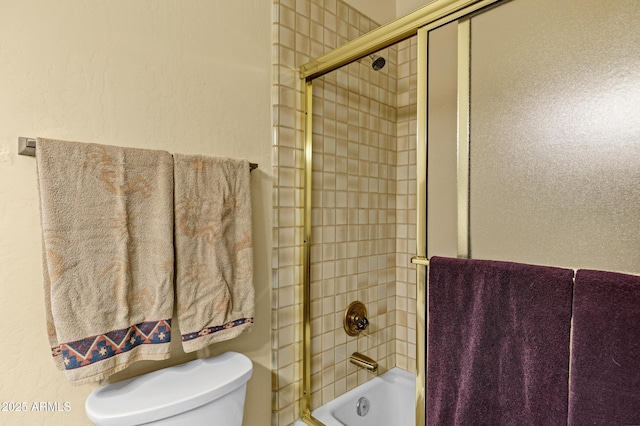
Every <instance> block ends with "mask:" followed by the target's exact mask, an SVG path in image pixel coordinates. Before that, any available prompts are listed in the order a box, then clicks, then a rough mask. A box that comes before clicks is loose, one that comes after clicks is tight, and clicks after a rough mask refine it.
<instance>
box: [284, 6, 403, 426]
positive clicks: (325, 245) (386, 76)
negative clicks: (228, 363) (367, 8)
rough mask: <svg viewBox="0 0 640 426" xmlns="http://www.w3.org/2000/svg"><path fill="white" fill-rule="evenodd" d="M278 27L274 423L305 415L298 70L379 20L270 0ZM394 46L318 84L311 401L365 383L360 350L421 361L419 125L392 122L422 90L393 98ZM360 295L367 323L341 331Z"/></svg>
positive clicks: (387, 360) (386, 359)
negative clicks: (357, 359)
mask: <svg viewBox="0 0 640 426" xmlns="http://www.w3.org/2000/svg"><path fill="white" fill-rule="evenodd" d="M273 23H274V24H273V64H274V65H273V68H274V70H273V90H272V97H273V105H274V111H273V112H274V113H273V117H274V123H273V126H274V142H273V167H274V170H273V175H274V176H275V179H276V182H274V188H275V189H274V200H273V204H274V214H273V217H274V223H273V270H272V274H273V309H272V350H273V360H272V364H273V381H272V384H273V388H272V391H273V401H272V404H273V415H272V424H273V425H290V424H292V423H293V421H294V420H295V419H296V418H297V417H298V416H299V414H300V413H299V402H300V401H299V398H300V388H301V356H302V354H301V348H300V339H301V321H302V320H301V305H300V304H301V300H302V299H301V282H302V265H301V258H302V257H301V252H302V242H303V241H302V240H303V237H302V233H303V228H302V226H303V211H302V209H303V169H304V164H303V158H304V152H303V149H304V137H303V136H304V134H303V128H304V111H303V106H304V98H303V82H302V80H300V79H299V76H298V73H297V69H298V67H299V66H300V65H302V64H304V63H306V62H308V61H309V59H311V58H313V57H317V56H320V55H322V54H323V53H326V52H328V51H330V50H332V49H334V48H336V47H338V46H340V45H342V44H344V43H346V42H347V41H349V40H352V39H354V38H356V37H358V36H360V35H361V34H364V33H365V32H367V31H369V30H371V29H374V28H376V27H377V24H375V23H374V22H372V21H371V20H370V19H368V18H367V17H365V16H363V15H362V14H360V13H359V12H358V11H357V10H355V9H353V8H352V7H350V6H349V5H347V4H346V3H344V2H342V1H340V0H324V1H322V0H274V4H273ZM414 50H415V46H414ZM396 52H399V51H398V50H397V48H396V47H394V48H392V49H388V51H385V52H384V55H386V57H387V61H388V63H387V67H385V69H383V71H381V72H377V73H375V72H373V71H372V70H371V68H370V67H369V65H368V64H367V63H366V61H363V62H362V63H357V64H352V65H350V66H349V67H347V68H346V69H345V70H342V71H339V72H335V73H331V74H329V75H327V76H325V77H324V78H322V79H320V80H318V81H317V82H315V83H314V91H315V92H316V94H320V95H321V96H316V97H315V98H316V100H315V104H314V108H316V110H315V111H314V115H315V116H316V117H322V119H318V120H316V121H315V126H314V144H315V147H314V151H315V152H314V175H313V180H314V187H315V188H316V189H317V190H314V194H313V203H314V206H316V208H314V210H313V224H314V231H313V242H314V246H313V252H312V256H313V259H312V262H313V264H312V274H313V278H314V283H313V286H312V292H313V294H312V298H313V301H314V302H313V304H312V315H313V318H314V320H313V324H312V326H313V330H312V336H313V342H312V346H313V354H314V355H313V360H312V369H313V378H312V386H313V389H312V406H313V407H316V406H318V405H320V404H321V403H323V402H326V400H329V399H332V398H333V397H335V396H338V395H340V394H342V393H344V392H345V391H347V390H348V389H351V388H353V387H355V386H357V385H358V383H361V382H363V381H365V380H366V379H367V378H368V377H367V374H368V373H366V372H364V371H358V372H356V369H355V367H354V366H352V365H351V364H349V363H348V362H347V358H348V356H349V355H350V354H351V353H352V352H354V351H356V350H358V351H360V352H364V353H366V354H367V355H369V356H371V357H372V358H374V359H376V360H377V361H378V362H379V363H380V365H381V368H382V369H388V368H391V367H394V366H395V365H396V364H398V361H400V364H401V365H405V366H406V367H408V368H410V367H411V366H412V365H413V366H415V360H414V361H413V364H412V363H411V357H412V356H413V349H412V347H413V346H412V345H415V336H414V337H411V336H410V334H411V331H412V327H413V325H412V324H413V323H411V325H407V324H408V323H410V322H411V321H412V318H414V319H415V307H413V306H411V303H410V297H411V294H415V283H413V289H412V288H411V285H412V282H413V281H415V277H414V275H415V272H414V271H413V268H411V267H410V266H408V265H407V264H406V263H405V262H404V258H405V257H407V256H409V254H411V253H412V252H413V251H415V248H414V246H415V240H412V238H411V237H410V236H411V235H412V233H411V232H412V229H411V227H412V226H413V227H414V228H415V211H414V212H413V213H412V212H411V211H410V210H411V208H412V206H413V208H415V197H413V198H414V201H411V196H410V195H409V194H412V192H411V191H414V192H415V188H414V187H413V188H412V187H411V183H410V181H411V177H410V176H411V173H413V176H414V178H413V179H414V181H415V147H414V148H413V153H412V151H411V147H410V144H411V141H409V140H408V139H410V138H411V136H410V135H411V131H412V130H411V129H412V128H414V127H415V125H414V124H415V123H414V121H415V120H414V121H412V120H411V119H406V120H404V121H403V120H402V119H401V120H400V121H398V122H396V120H397V118H399V114H405V115H406V114H407V113H408V112H410V110H409V111H407V110H406V109H403V108H404V107H407V102H410V101H411V99H415V97H413V98H412V96H413V94H414V93H415V90H414V91H413V92H411V91H410V90H404V91H403V92H402V94H398V95H396V86H397V84H398V83H400V82H405V81H406V82H408V81H409V80H399V81H398V82H396V73H397V72H399V71H402V72H404V71H406V68H407V67H406V65H405V68H403V69H402V70H401V69H400V68H399V67H397V66H396V64H398V63H399V62H398V61H396V56H398V54H399V53H396ZM406 54H407V52H405V55H406ZM409 55H411V54H410V53H409ZM404 62H406V61H404ZM405 92H408V95H405V94H404V93H405ZM409 108H411V107H409ZM413 109H414V110H415V107H413ZM319 112H321V114H318V113H319ZM414 114H415V113H414ZM413 134H415V132H414V133H413ZM398 136H401V137H400V138H398ZM402 137H405V139H403V138H402ZM414 145H415V143H414ZM398 148H400V149H399V150H398ZM411 161H413V165H414V166H413V168H412V167H411ZM400 163H401V164H400ZM398 171H401V173H402V175H401V176H400V177H399V176H398ZM398 177H399V178H400V179H397V178H398ZM401 181H402V182H403V183H400V182H401ZM398 189H401V190H402V191H404V192H402V193H400V194H398V193H396V191H397V190H398ZM398 201H400V202H401V203H402V204H401V206H399V205H398ZM350 225H353V226H350ZM400 235H402V237H400ZM412 241H413V245H412V243H411V242H412ZM400 248H402V249H400ZM397 278H399V279H397ZM396 293H401V298H402V302H401V303H398V297H397V296H396ZM356 298H358V299H360V300H362V301H364V302H365V303H366V304H367V307H368V309H369V317H370V320H371V326H370V329H369V331H368V332H365V334H364V335H363V336H361V337H358V338H350V337H347V336H346V334H345V333H344V331H342V329H341V327H342V325H341V324H342V312H343V310H344V307H346V306H347V305H348V303H349V302H350V301H352V300H355V299H356ZM414 300H415V296H414ZM413 304H414V305H415V302H414V303H413ZM397 306H400V307H401V308H402V309H403V312H401V313H400V312H398V310H397ZM399 321H402V324H404V325H401V324H400V323H399ZM413 331H414V330H413ZM414 334H415V332H414ZM396 335H398V336H399V337H401V339H399V340H398V339H396V337H397V336H396ZM399 353H400V354H401V355H398V354H399Z"/></svg>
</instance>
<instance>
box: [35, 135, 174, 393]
mask: <svg viewBox="0 0 640 426" xmlns="http://www.w3.org/2000/svg"><path fill="white" fill-rule="evenodd" d="M36 146H37V148H36V149H37V163H38V183H39V189H40V211H41V220H42V231H43V271H44V272H43V274H44V289H45V302H46V310H47V330H48V334H49V340H50V343H51V350H52V355H53V358H54V361H55V363H56V365H57V366H58V367H59V368H61V369H65V371H66V376H67V379H68V380H69V381H71V382H73V383H74V384H82V383H86V382H90V381H95V380H101V379H103V378H105V377H107V376H109V375H111V374H113V373H115V372H117V371H120V370H122V369H124V368H126V367H127V366H128V365H130V364H131V363H133V362H135V361H139V360H161V359H166V358H168V357H169V343H168V342H169V340H170V331H171V314H172V312H173V245H172V241H173V173H172V168H173V158H172V157H171V155H170V154H169V153H167V152H162V151H150V150H142V149H129V148H120V147H115V146H105V145H97V144H86V143H78V142H65V141H56V140H48V139H38V140H37V145H36Z"/></svg>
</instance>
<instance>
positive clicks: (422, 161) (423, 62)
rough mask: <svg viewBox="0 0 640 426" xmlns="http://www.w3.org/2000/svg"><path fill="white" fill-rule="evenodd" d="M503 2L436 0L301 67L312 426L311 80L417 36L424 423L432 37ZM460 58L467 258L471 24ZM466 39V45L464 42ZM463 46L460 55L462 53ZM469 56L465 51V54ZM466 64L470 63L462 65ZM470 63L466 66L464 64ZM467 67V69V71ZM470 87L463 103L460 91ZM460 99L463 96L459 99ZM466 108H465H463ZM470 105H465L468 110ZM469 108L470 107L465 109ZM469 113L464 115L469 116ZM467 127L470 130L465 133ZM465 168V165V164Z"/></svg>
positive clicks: (307, 383)
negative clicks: (438, 31)
mask: <svg viewBox="0 0 640 426" xmlns="http://www.w3.org/2000/svg"><path fill="white" fill-rule="evenodd" d="M499 1H503V0H436V1H434V2H432V3H430V4H428V5H426V6H424V7H422V8H420V9H418V10H416V11H415V12H412V13H410V14H408V15H406V16H404V17H402V18H399V19H397V20H395V21H392V22H390V23H389V24H387V25H384V26H382V27H380V28H378V29H376V30H373V31H371V32H369V33H367V34H365V35H363V36H361V37H359V38H357V39H355V40H353V41H351V42H349V43H346V44H344V45H343V46H342V47H339V48H337V49H335V50H333V51H331V52H329V53H327V54H325V55H323V56H321V57H319V58H316V59H314V60H312V61H310V62H308V63H306V64H304V65H302V66H301V67H300V75H301V78H302V79H304V80H305V129H304V138H305V140H304V156H305V157H304V158H305V160H304V164H305V170H304V184H305V186H304V194H305V195H304V214H303V217H304V248H303V259H302V264H303V280H302V281H303V282H302V285H303V289H302V294H303V306H302V314H303V315H302V317H303V330H302V332H303V333H302V334H303V338H302V345H303V348H302V354H303V357H302V358H303V359H302V395H301V401H300V411H301V419H302V420H303V421H304V422H305V423H306V424H308V425H312V426H321V425H323V423H322V422H320V421H318V420H317V419H315V418H314V417H313V416H312V415H311V402H310V400H311V309H310V306H311V299H310V294H311V291H310V289H311V254H310V251H311V190H312V188H311V177H312V153H313V149H312V148H313V108H312V105H313V80H314V79H316V78H318V77H321V76H323V75H324V74H327V73H329V72H331V71H334V70H336V69H338V68H340V67H342V66H344V65H347V64H350V63H352V62H355V61H357V60H359V59H362V58H364V57H365V56H367V55H369V54H371V53H374V52H377V51H379V50H382V49H384V48H386V47H389V46H391V45H393V44H395V43H398V42H400V41H403V40H406V39H408V38H410V37H413V36H415V35H418V58H417V61H418V63H417V65H418V76H417V84H418V88H417V96H418V99H417V129H416V138H417V141H416V142H417V143H416V154H417V159H416V178H417V185H416V188H417V191H418V193H417V194H416V195H417V222H416V234H417V235H416V256H414V257H413V258H412V259H411V262H412V263H414V264H415V265H416V274H417V280H416V283H417V294H416V302H417V305H418V306H417V309H416V321H417V324H416V333H417V334H418V335H417V336H416V337H417V338H416V367H417V380H416V425H417V426H424V425H425V424H426V413H425V402H426V393H425V392H426V361H427V360H426V332H427V326H428V322H427V290H426V275H427V274H426V268H427V266H428V264H429V261H428V259H427V257H426V217H427V211H426V209H427V199H426V197H427V113H428V111H427V65H428V33H429V31H430V30H432V29H435V28H437V27H440V26H442V25H445V24H448V23H450V22H453V21H455V20H458V19H462V18H464V17H465V16H467V15H469V14H471V13H474V12H477V11H478V10H480V9H483V8H485V7H487V6H490V5H492V4H495V3H497V2H499ZM458 35H459V42H458V43H459V52H460V53H459V55H463V56H464V55H465V54H466V55H467V57H466V60H465V59H464V58H462V61H463V62H462V64H461V66H460V65H459V67H458V73H459V76H458V82H459V83H458V84H459V87H458V92H459V95H458V96H459V110H458V117H459V118H458V129H459V131H458V173H457V174H458V255H459V256H461V257H468V254H469V240H468V235H469V232H468V226H469V224H468V215H469V212H468V208H469V205H468V187H469V183H468V179H469V166H468V161H469V151H468V149H469V145H468V126H469V124H468V120H469V114H468V96H469V95H468V81H469V79H468V73H469V68H468V61H469V58H468V54H469V40H468V37H469V22H468V20H467V21H463V22H462V23H461V25H460V26H459V32H458ZM465 39H466V41H465ZM465 46H466V47H465ZM460 48H461V49H462V51H460ZM465 52H466V53H465ZM464 61H466V62H464ZM465 64H466V65H465ZM465 66H466V68H465ZM465 84H466V85H467V86H466V87H467V91H466V96H467V98H466V99H467V100H466V101H465V99H464V96H465V95H463V94H461V93H462V91H464V90H465V89H464V87H465V86H464V85H465ZM461 96H462V97H463V98H461ZM460 105H462V109H460ZM465 105H466V106H465ZM465 108H466V109H465ZM465 111H466V112H465ZM465 129H466V130H465ZM465 164H466V166H465Z"/></svg>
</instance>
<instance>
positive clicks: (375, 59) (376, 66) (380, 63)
mask: <svg viewBox="0 0 640 426" xmlns="http://www.w3.org/2000/svg"><path fill="white" fill-rule="evenodd" d="M369 59H371V68H373V70H374V71H380V70H381V69H382V68H384V65H385V64H386V63H387V61H385V59H384V58H383V57H382V56H378V55H376V54H375V53H373V54H371V55H369Z"/></svg>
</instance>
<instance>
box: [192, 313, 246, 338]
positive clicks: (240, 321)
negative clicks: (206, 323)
mask: <svg viewBox="0 0 640 426" xmlns="http://www.w3.org/2000/svg"><path fill="white" fill-rule="evenodd" d="M243 324H253V318H241V319H238V320H235V321H231V322H228V323H226V324H225V325H216V326H214V327H207V328H205V329H203V330H200V331H199V332H197V333H187V334H183V335H182V341H183V342H186V341H189V340H193V339H197V338H198V337H203V336H207V335H209V334H213V333H217V332H218V331H222V330H228V329H230V328H233V327H237V326H239V325H243Z"/></svg>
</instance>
